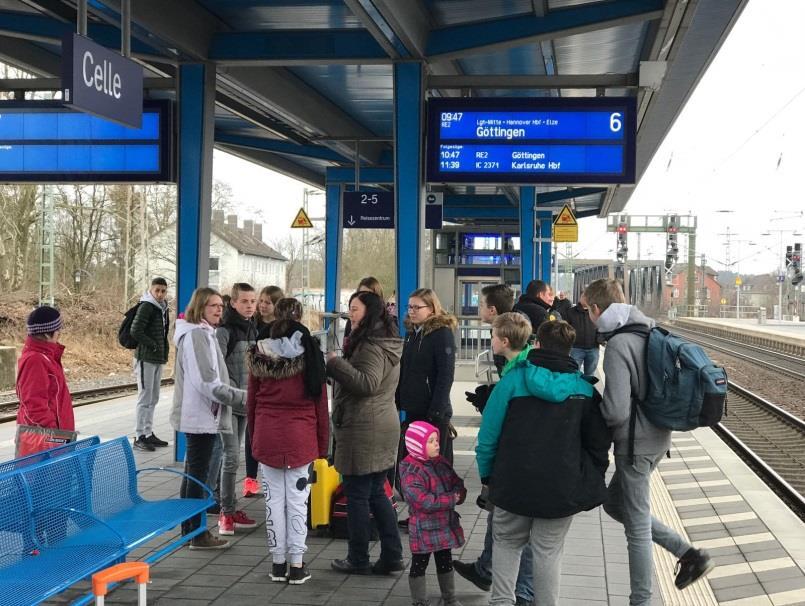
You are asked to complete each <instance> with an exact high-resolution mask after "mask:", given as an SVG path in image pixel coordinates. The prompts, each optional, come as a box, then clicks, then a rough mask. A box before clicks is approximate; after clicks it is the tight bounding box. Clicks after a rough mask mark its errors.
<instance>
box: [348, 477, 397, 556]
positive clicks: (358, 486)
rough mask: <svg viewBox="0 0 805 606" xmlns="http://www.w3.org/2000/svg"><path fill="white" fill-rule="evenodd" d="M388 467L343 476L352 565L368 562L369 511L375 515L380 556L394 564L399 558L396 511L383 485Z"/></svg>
mask: <svg viewBox="0 0 805 606" xmlns="http://www.w3.org/2000/svg"><path fill="white" fill-rule="evenodd" d="M387 473H388V471H387V470H384V471H378V472H376V473H369V474H366V475H361V476H344V492H345V493H346V495H347V532H348V533H349V548H348V551H347V558H349V561H350V562H351V563H352V564H353V566H357V567H364V566H368V565H369V538H370V536H371V532H372V530H371V525H370V520H369V510H371V511H372V514H373V515H374V517H375V522H376V523H377V531H378V534H379V535H380V559H381V561H383V562H385V563H388V564H393V563H396V562H399V561H400V560H401V559H402V541H400V532H399V530H397V514H396V513H395V512H394V508H393V507H392V506H391V501H389V498H388V497H387V496H386V491H385V489H384V484H385V481H386V474H387Z"/></svg>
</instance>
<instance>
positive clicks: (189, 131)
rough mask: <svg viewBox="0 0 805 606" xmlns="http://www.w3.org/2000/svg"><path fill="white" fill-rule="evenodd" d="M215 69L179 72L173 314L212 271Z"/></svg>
mask: <svg viewBox="0 0 805 606" xmlns="http://www.w3.org/2000/svg"><path fill="white" fill-rule="evenodd" d="M214 111H215V66H214V65H212V64H201V63H196V64H186V65H181V66H180V67H179V187H178V205H177V206H178V212H177V216H178V219H177V234H176V235H177V246H176V269H177V271H176V282H177V284H176V310H177V312H182V311H184V309H185V307H186V306H187V304H188V303H189V302H190V296H191V295H192V294H193V291H194V290H195V289H196V288H197V287H198V286H204V285H206V284H207V281H208V278H209V271H210V254H209V251H210V214H211V200H212V150H213V134H214V131H215V124H214V120H213V119H214V117H215V114H214ZM174 444H175V445H174V458H175V459H176V461H183V460H184V455H185V438H184V434H182V433H179V432H177V433H176V440H175V443H174Z"/></svg>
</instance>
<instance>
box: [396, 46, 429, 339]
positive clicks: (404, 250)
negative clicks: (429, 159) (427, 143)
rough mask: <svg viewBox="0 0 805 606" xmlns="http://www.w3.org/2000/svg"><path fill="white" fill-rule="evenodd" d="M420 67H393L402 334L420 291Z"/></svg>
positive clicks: (400, 64)
mask: <svg viewBox="0 0 805 606" xmlns="http://www.w3.org/2000/svg"><path fill="white" fill-rule="evenodd" d="M423 76H424V74H423V68H422V63H418V62H411V63H395V64H394V193H395V203H396V212H397V222H396V223H397V307H398V309H399V313H398V314H397V315H398V317H399V321H400V331H402V330H403V320H404V319H405V313H404V310H405V304H406V302H407V301H408V295H409V294H410V293H411V292H413V291H414V290H416V289H417V288H418V287H419V264H420V244H421V238H422V227H423V226H422V222H421V217H422V212H421V204H422V194H423V192H424V187H423V186H424V183H423V181H422V132H423V127H422V122H423V114H424V107H423V101H424V91H423V83H422V81H423Z"/></svg>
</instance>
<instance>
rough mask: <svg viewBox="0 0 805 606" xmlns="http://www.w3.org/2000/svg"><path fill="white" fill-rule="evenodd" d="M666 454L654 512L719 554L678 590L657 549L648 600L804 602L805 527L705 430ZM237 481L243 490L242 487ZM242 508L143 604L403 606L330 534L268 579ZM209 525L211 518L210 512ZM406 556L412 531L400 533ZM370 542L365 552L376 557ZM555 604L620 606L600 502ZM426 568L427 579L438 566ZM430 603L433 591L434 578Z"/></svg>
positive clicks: (5, 450) (100, 431)
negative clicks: (225, 539)
mask: <svg viewBox="0 0 805 606" xmlns="http://www.w3.org/2000/svg"><path fill="white" fill-rule="evenodd" d="M471 387H473V384H471V383H468V382H456V383H455V384H454V386H453V394H452V395H453V403H454V406H455V408H456V411H455V416H454V419H453V421H454V424H455V425H456V427H457V429H458V433H459V437H458V438H457V440H456V442H455V444H454V448H455V467H456V470H457V472H458V473H459V475H461V476H462V477H464V478H465V482H466V485H467V488H468V495H469V496H468V499H467V502H466V503H465V504H463V505H462V506H460V507H459V512H460V514H461V516H462V517H461V520H462V525H463V527H464V530H465V534H466V539H467V541H466V544H465V545H464V547H463V548H462V549H461V550H458V551H456V552H455V553H454V556H455V557H456V558H460V559H462V560H464V561H472V560H474V559H475V558H476V557H477V556H478V555H479V554H480V553H481V550H482V549H483V539H484V533H485V529H486V512H484V511H481V510H479V509H478V508H477V507H476V506H475V502H474V501H475V498H474V495H477V494H478V492H479V490H480V480H479V478H478V473H477V470H476V467H475V459H474V450H473V449H474V444H475V439H476V435H477V431H478V426H479V425H480V417H479V415H478V414H477V413H476V412H475V410H474V409H473V408H472V407H471V406H470V405H469V404H466V403H465V401H464V391H465V390H468V389H470V388H471ZM171 398H172V390H171V389H163V391H162V397H161V400H160V403H159V405H158V407H157V409H156V428H155V431H156V433H157V435H159V436H160V437H162V438H164V439H170V440H171V441H172V431H171V429H170V426H169V424H168V415H169V411H170V406H171ZM133 418H134V398H133V397H124V398H118V399H116V400H112V401H108V402H104V403H97V404H92V405H88V406H83V407H80V408H77V409H76V423H77V427H78V428H79V430H80V431H81V432H82V434H83V435H86V436H89V435H99V436H100V437H101V438H102V439H104V440H106V439H110V438H114V437H117V436H120V435H126V434H130V433H131V429H132V427H131V425H132V423H133ZM13 437H14V424H13V423H6V424H2V425H0V460H5V459H8V458H11V457H12V456H13ZM671 455H672V456H671V458H670V459H666V460H664V461H663V463H662V464H661V466H660V473H657V474H655V475H654V477H653V486H652V493H653V497H652V498H653V502H652V508H653V510H654V512H655V514H656V515H658V516H659V517H660V518H661V519H662V520H663V521H664V522H665V523H666V524H669V525H671V526H673V527H674V528H676V529H678V530H679V531H682V532H685V533H687V535H688V536H689V537H690V538H691V540H692V541H693V542H695V543H696V544H697V545H699V546H703V547H706V548H707V549H708V550H709V551H710V552H711V554H712V555H713V556H714V557H715V560H716V562H717V567H716V569H715V570H714V571H713V572H712V573H711V574H710V575H709V576H708V577H707V580H706V581H705V582H699V583H696V584H694V585H692V586H691V587H689V588H688V589H686V590H685V591H682V592H680V591H677V590H676V589H675V587H674V585H673V576H674V575H673V571H674V564H675V559H674V558H673V557H671V556H670V555H669V554H666V553H665V552H662V550H660V549H655V580H654V598H653V600H652V606H660V605H667V606H672V605H674V606H675V605H680V606H681V605H687V604H690V605H697V606H707V605H711V604H723V605H727V606H750V605H751V606H754V605H759V606H761V605H775V606H782V605H790V604H803V605H805V573H804V572H803V570H805V524H803V523H802V521H800V520H799V519H798V518H796V517H795V516H794V515H793V514H792V513H791V512H790V511H789V510H788V509H787V508H786V507H785V505H783V504H782V503H781V502H780V501H779V500H778V499H777V497H776V496H775V495H774V494H773V493H772V492H771V491H770V490H769V489H768V488H767V487H766V486H765V485H764V484H763V483H762V482H760V480H758V479H757V478H756V477H755V476H754V474H753V473H752V472H751V470H749V469H748V468H747V467H746V466H745V465H744V464H743V463H742V462H741V461H740V460H739V459H738V458H737V457H736V456H735V455H734V454H733V453H732V451H730V450H729V448H727V447H726V446H725V445H724V444H723V443H722V442H720V440H719V439H718V437H716V436H715V434H713V433H712V432H711V431H710V430H697V431H696V432H693V433H689V434H681V433H680V434H675V435H674V441H673V449H672V452H671ZM135 456H136V459H137V464H138V467H151V466H159V465H162V466H167V467H176V468H181V465H176V464H174V463H173V449H172V447H168V448H162V449H157V451H156V452H154V453H143V452H139V451H135ZM141 482H142V484H141V490H142V491H143V492H144V494H145V496H146V497H153V498H166V497H172V496H176V495H177V494H178V490H179V482H178V481H177V479H176V478H175V477H173V476H171V477H159V476H151V477H150V478H145V479H143V480H142V481H141ZM239 488H240V487H239ZM239 507H240V508H242V509H244V510H245V511H246V512H247V513H248V514H249V515H250V516H251V517H253V518H255V519H256V520H258V521H260V524H259V526H258V527H257V528H256V529H254V530H251V531H245V532H242V533H240V532H239V533H238V534H237V535H236V536H234V537H230V538H231V539H233V540H232V547H231V548H230V549H227V550H221V551H212V552H198V551H190V550H188V549H187V548H183V549H180V550H178V551H177V552H174V553H173V554H172V555H170V556H168V557H167V558H165V559H163V560H162V561H160V562H159V563H157V564H156V565H154V566H153V567H152V569H151V573H152V574H151V578H152V582H151V584H150V586H149V590H148V597H149V602H148V603H149V604H158V605H159V604H165V605H167V604H170V605H172V606H183V605H191V604H192V605H195V606H198V605H203V604H214V605H226V606H251V605H255V606H256V605H259V606H264V605H266V604H274V605H277V606H281V605H286V604H288V605H290V604H310V605H317V606H325V605H330V604H337V605H339V606H361V605H367V606H368V605H372V606H380V605H383V606H407V605H409V604H410V603H411V602H410V598H409V594H408V582H407V578H406V574H405V573H403V574H401V575H397V576H389V577H376V576H351V577H350V576H345V575H341V574H338V573H336V572H334V571H332V570H330V561H331V560H333V559H335V558H340V557H344V556H345V555H346V542H345V541H343V540H334V539H331V538H329V537H327V536H316V535H315V534H314V533H311V534H310V535H309V537H308V546H309V551H308V553H307V555H306V561H307V562H308V566H309V568H310V570H311V573H312V578H311V579H310V580H309V581H308V582H307V583H305V584H304V585H301V586H288V585H286V584H278V583H272V582H271V581H270V578H269V576H268V571H269V567H270V564H271V559H270V556H269V554H268V549H267V547H266V536H265V528H264V522H263V520H264V517H265V513H264V512H265V508H264V503H263V501H262V499H260V498H254V499H241V500H240V503H239ZM207 520H208V524H209V525H210V526H211V527H212V526H214V524H215V522H216V520H215V519H213V518H211V517H208V518H207ZM402 538H403V545H404V548H405V554H406V559H407V558H408V557H409V552H408V545H407V535H403V537H402ZM167 541H168V537H162V538H160V539H157V540H155V541H153V542H152V543H150V544H149V545H147V546H146V547H145V548H143V549H141V550H139V551H138V552H137V553H135V554H134V555H135V556H137V557H142V556H143V555H145V554H146V553H148V552H152V551H155V550H156V549H158V548H159V547H160V546H161V545H162V544H164V543H166V542H167ZM378 549H379V547H378V546H377V545H375V547H374V549H373V551H372V555H373V557H376V556H377V555H378ZM563 562H564V565H563V575H562V588H561V594H560V595H561V603H562V604H563V605H568V606H582V605H585V606H604V605H608V606H625V605H627V604H628V594H629V575H628V564H627V556H626V541H625V538H624V534H623V528H622V527H621V526H620V525H619V524H617V523H616V522H614V521H613V520H611V519H610V518H609V517H608V516H607V515H606V514H605V513H604V512H603V510H602V509H601V508H598V509H595V510H593V511H590V512H586V513H583V514H580V515H578V516H576V518H575V519H574V521H573V525H572V527H571V530H570V533H569V535H568V537H567V541H566V544H565V555H564V560H563ZM429 574H430V575H433V574H434V569H433V566H431V568H430V570H429ZM430 580H431V581H432V582H430V583H429V591H430V594H431V598H432V600H433V604H434V606H435V605H436V604H438V603H439V602H438V600H437V599H436V598H437V596H438V587H437V584H436V579H435V577H434V576H431V577H430ZM456 584H457V589H458V594H459V595H458V597H459V599H460V600H461V602H462V604H464V605H465V606H480V605H482V604H487V603H488V600H489V594H488V593H484V592H481V591H480V590H478V589H477V588H476V587H475V586H474V585H472V584H470V583H469V582H467V581H465V580H464V579H462V578H460V577H457V582H456ZM87 589H88V584H84V585H82V586H76V587H75V588H74V589H72V590H70V591H69V592H67V593H65V594H62V595H61V596H59V597H58V598H57V599H54V600H51V601H49V602H48V604H65V603H69V602H70V601H71V600H72V599H75V598H76V597H78V596H79V595H81V594H82V593H83V592H84V591H86V590H87ZM107 602H108V603H112V604H114V603H117V604H133V603H136V592H135V589H134V588H133V587H132V586H123V587H121V588H119V589H118V590H116V591H115V592H113V593H112V594H111V595H110V596H109V597H108V599H107Z"/></svg>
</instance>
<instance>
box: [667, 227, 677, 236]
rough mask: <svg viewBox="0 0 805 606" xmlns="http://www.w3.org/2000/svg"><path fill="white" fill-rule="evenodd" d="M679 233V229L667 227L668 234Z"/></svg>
mask: <svg viewBox="0 0 805 606" xmlns="http://www.w3.org/2000/svg"><path fill="white" fill-rule="evenodd" d="M678 231H679V228H678V227H677V226H676V225H669V226H668V233H669V234H675V233H677V232H678Z"/></svg>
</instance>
